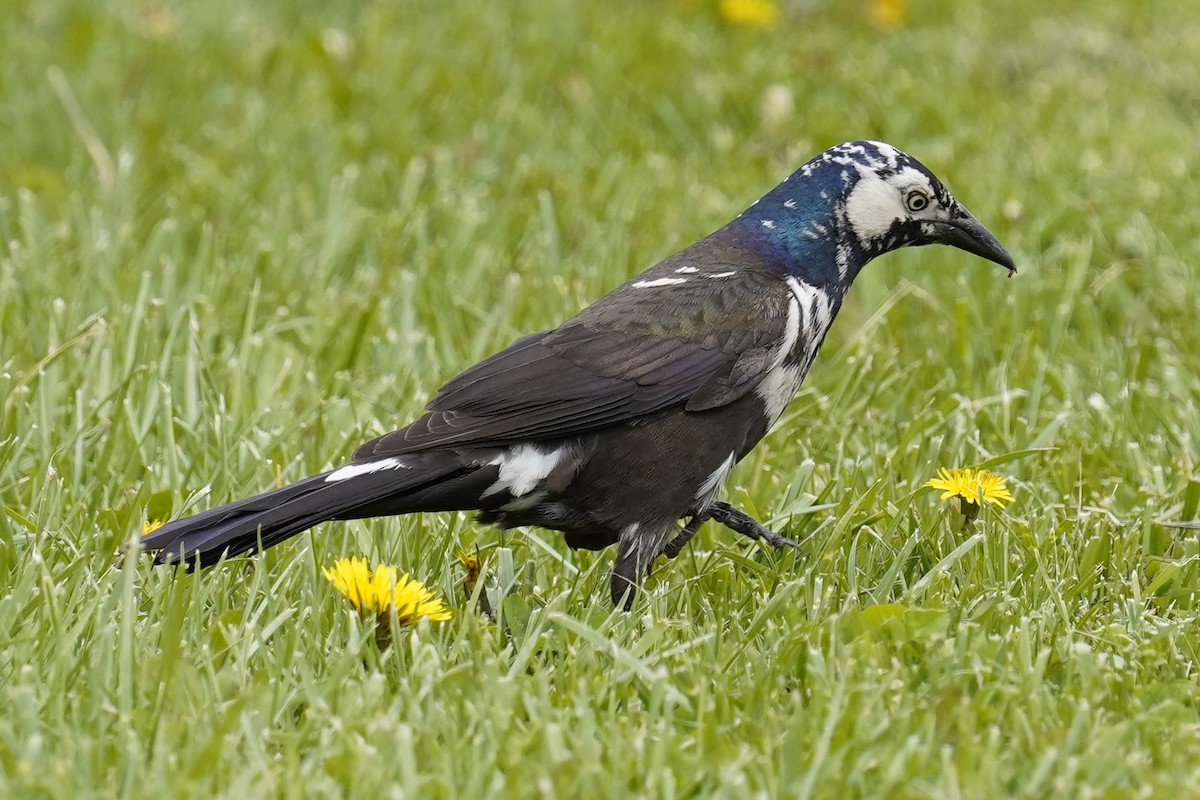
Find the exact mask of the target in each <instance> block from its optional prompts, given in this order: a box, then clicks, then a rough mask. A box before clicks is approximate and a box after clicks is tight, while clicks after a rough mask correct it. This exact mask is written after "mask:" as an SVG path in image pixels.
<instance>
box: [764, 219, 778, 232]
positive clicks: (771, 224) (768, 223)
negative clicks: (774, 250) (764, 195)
mask: <svg viewBox="0 0 1200 800" xmlns="http://www.w3.org/2000/svg"><path fill="white" fill-rule="evenodd" d="M762 226H763V227H764V228H766V229H767V230H774V229H775V220H773V219H764V220H763V221H762Z"/></svg>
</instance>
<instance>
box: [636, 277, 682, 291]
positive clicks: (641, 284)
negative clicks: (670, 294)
mask: <svg viewBox="0 0 1200 800" xmlns="http://www.w3.org/2000/svg"><path fill="white" fill-rule="evenodd" d="M677 283H687V278H655V279H654V280H652V281H637V282H635V283H634V284H633V288H635V289H653V288H655V287H658V286H674V285H675V284H677Z"/></svg>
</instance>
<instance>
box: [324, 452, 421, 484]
mask: <svg viewBox="0 0 1200 800" xmlns="http://www.w3.org/2000/svg"><path fill="white" fill-rule="evenodd" d="M385 469H410V467H409V466H408V465H407V464H403V463H401V462H400V459H398V458H381V459H379V460H378V461H367V462H365V463H362V464H348V465H346V466H344V467H341V468H340V469H335V470H334V471H333V472H331V473H329V474H328V475H326V476H325V482H326V483H336V482H338V481H344V480H348V479H350V478H357V477H358V476H359V475H370V474H371V473H372V472H380V471H382V470H385Z"/></svg>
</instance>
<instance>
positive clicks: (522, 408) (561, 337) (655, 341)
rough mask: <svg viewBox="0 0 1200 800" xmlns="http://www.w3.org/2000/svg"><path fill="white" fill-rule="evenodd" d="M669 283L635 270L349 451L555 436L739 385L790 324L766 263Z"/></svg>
mask: <svg viewBox="0 0 1200 800" xmlns="http://www.w3.org/2000/svg"><path fill="white" fill-rule="evenodd" d="M714 274H715V275H716V277H711V276H709V275H695V276H690V278H689V280H687V281H686V282H677V283H667V282H662V281H658V280H656V279H654V277H653V275H654V272H650V273H643V275H642V276H639V279H640V283H641V285H640V286H639V285H638V284H639V279H634V280H633V281H630V282H628V283H626V284H624V285H623V286H620V287H618V288H617V289H615V290H614V291H613V292H612V293H610V294H608V295H606V296H605V297H603V298H601V299H600V300H599V301H597V302H596V303H595V304H593V305H591V306H589V307H588V308H586V309H584V310H583V311H582V312H580V313H579V314H578V315H577V316H575V317H574V318H572V319H571V320H568V321H567V322H566V323H564V324H563V325H562V326H560V327H558V328H556V329H554V330H552V331H547V332H544V333H536V334H532V335H530V336H525V337H523V338H521V339H518V340H517V341H516V342H514V343H513V344H511V345H509V346H508V347H507V348H506V349H504V350H502V351H501V352H499V353H497V354H496V355H494V356H492V357H491V358H488V359H486V360H484V361H482V362H480V363H479V364H476V365H475V366H473V367H471V368H470V369H468V370H466V371H465V372H463V373H462V374H461V375H459V376H458V377H456V378H454V379H453V380H451V381H450V382H449V383H447V384H446V385H445V386H443V387H442V388H441V390H440V391H438V393H437V395H436V396H435V397H434V398H433V400H432V401H431V402H430V403H429V405H428V406H426V408H427V413H425V414H424V415H423V416H422V417H420V418H419V419H417V420H416V421H414V422H413V423H412V424H410V425H409V426H407V427H405V428H402V429H401V430H398V431H394V432H392V433H389V434H386V435H384V436H381V437H379V438H377V439H374V440H372V441H370V442H367V443H366V444H364V445H362V446H361V447H359V448H358V450H357V451H356V452H355V454H354V458H355V460H359V461H361V460H369V459H376V458H384V457H388V456H393V455H399V454H402V453H409V452H415V451H420V450H431V449H436V448H442V447H456V446H464V445H502V444H509V443H513V442H517V441H530V440H547V439H559V438H563V437H567V436H575V435H579V434H582V433H585V432H588V431H594V430H597V429H600V428H605V427H608V426H611V425H617V424H620V423H623V422H628V421H630V420H633V419H637V418H638V417H641V416H644V415H646V414H652V413H654V412H656V411H661V410H662V409H665V408H669V407H672V406H683V407H685V408H686V409H687V410H689V411H697V412H698V411H704V410H707V409H711V408H717V407H719V406H722V405H725V404H727V403H731V402H733V401H734V400H736V399H738V398H739V397H742V396H743V395H745V394H746V393H747V392H749V391H750V390H751V389H753V388H754V386H755V385H757V383H758V382H759V381H760V380H761V379H762V377H763V376H764V375H765V374H766V373H767V372H768V371H769V370H770V369H771V368H772V367H774V366H775V365H776V364H778V363H779V361H780V360H781V359H782V358H783V357H784V355H786V351H787V350H788V349H790V347H791V344H792V343H794V342H795V337H796V335H797V332H798V329H799V327H800V326H799V320H798V318H797V314H796V312H795V310H794V309H792V310H789V308H790V305H791V304H793V303H794V302H795V301H794V299H793V296H792V294H791V291H790V290H789V289H788V288H787V285H786V284H785V283H784V282H783V281H782V279H780V278H779V277H776V276H775V275H772V274H770V273H765V272H758V271H751V270H745V271H743V272H737V271H726V272H724V273H720V272H715V273H714Z"/></svg>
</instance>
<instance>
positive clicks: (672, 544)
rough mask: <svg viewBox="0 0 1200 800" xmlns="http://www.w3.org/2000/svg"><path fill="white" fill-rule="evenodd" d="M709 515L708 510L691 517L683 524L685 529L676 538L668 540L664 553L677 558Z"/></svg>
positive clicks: (668, 556)
mask: <svg viewBox="0 0 1200 800" xmlns="http://www.w3.org/2000/svg"><path fill="white" fill-rule="evenodd" d="M708 516H709V515H708V512H707V511H702V512H700V513H699V514H697V515H696V516H694V517H692V518H691V519H689V520H688V521H687V525H684V526H683V530H681V531H680V532H679V533H678V534H676V535H675V538H674V539H672V540H671V541H669V542H667V544H666V546H664V547H663V549H662V554H663V555H664V556H666V557H667V558H675V557H676V556H677V555H679V553H680V551H682V550H683V548H684V545H686V544H687V543H688V542H690V541H691V540H692V537H693V536H695V535H696V531H698V530H700V526H701V525H703V524H704V521H705V520H707V519H708Z"/></svg>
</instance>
